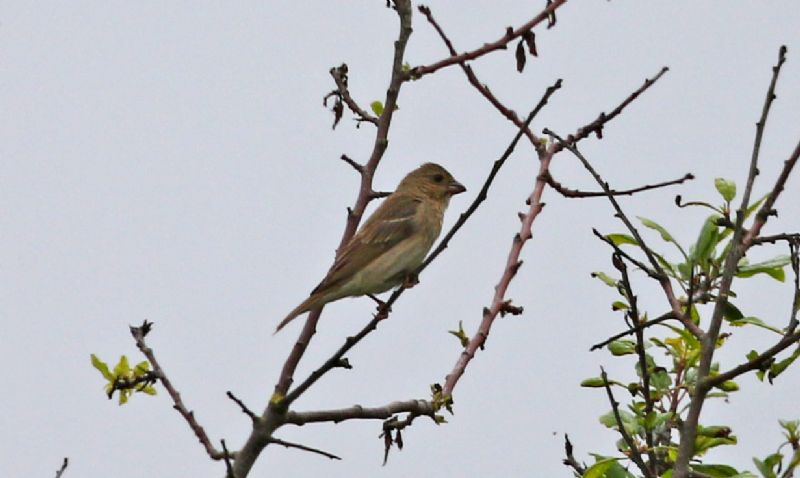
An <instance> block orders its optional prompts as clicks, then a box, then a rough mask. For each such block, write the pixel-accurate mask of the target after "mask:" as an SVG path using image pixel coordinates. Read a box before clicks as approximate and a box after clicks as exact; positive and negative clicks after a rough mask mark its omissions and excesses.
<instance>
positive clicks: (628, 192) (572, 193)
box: [545, 173, 694, 199]
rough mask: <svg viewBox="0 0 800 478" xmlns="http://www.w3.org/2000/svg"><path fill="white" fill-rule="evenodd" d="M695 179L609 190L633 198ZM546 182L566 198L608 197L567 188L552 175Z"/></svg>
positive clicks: (613, 193) (689, 177) (603, 194)
mask: <svg viewBox="0 0 800 478" xmlns="http://www.w3.org/2000/svg"><path fill="white" fill-rule="evenodd" d="M692 179H694V175H693V174H691V173H688V174H686V175H685V176H683V177H682V178H679V179H673V180H671V181H664V182H661V183H656V184H648V185H645V186H640V187H638V188H633V189H624V190H622V191H616V190H614V189H610V190H609V194H611V195H612V196H632V195H634V194H636V193H640V192H643V191H650V190H652V189H659V188H663V187H666V186H673V185H675V184H683V183H684V182H686V181H689V180H692ZM545 181H547V185H548V186H550V187H551V188H553V189H555V190H556V192H558V193H559V194H561V195H562V196H564V197H565V198H569V199H574V198H594V197H607V196H608V194H606V192H605V191H579V190H577V189H570V188H567V187H565V186H564V185H563V184H561V183H559V182H558V181H556V180H555V179H554V178H553V175H552V174H548V175H547V176H546V177H545Z"/></svg>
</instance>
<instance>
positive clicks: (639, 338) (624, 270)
mask: <svg viewBox="0 0 800 478" xmlns="http://www.w3.org/2000/svg"><path fill="white" fill-rule="evenodd" d="M612 261H613V263H614V266H615V267H616V268H617V270H618V271H619V272H620V274H622V288H623V289H624V291H625V297H626V298H627V299H628V305H629V306H630V309H629V313H628V316H629V317H630V319H631V322H632V323H633V324H634V326H635V328H636V332H635V333H636V355H637V356H638V357H639V375H640V376H641V378H642V397H643V398H644V415H645V416H649V415H650V413H651V412H652V411H653V397H651V396H650V368H649V367H648V366H647V357H646V355H645V352H644V329H643V328H640V327H638V326H639V325H640V324H641V323H642V321H641V317H640V316H639V306H638V300H637V298H636V295H635V294H634V293H633V286H632V285H631V281H630V278H629V277H628V266H626V265H625V261H623V260H622V257H621V256H620V255H619V254H618V253H614V256H613V259H612ZM644 438H645V443H646V444H647V456H648V459H649V460H650V466H653V467H655V468H654V472H655V473H658V472H659V470H658V464H657V462H656V455H655V452H654V451H653V430H652V429H647V428H646V429H645V433H644Z"/></svg>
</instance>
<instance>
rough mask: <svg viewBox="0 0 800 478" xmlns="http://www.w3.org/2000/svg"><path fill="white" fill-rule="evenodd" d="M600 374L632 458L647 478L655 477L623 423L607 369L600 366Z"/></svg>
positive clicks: (620, 431) (615, 418)
mask: <svg viewBox="0 0 800 478" xmlns="http://www.w3.org/2000/svg"><path fill="white" fill-rule="evenodd" d="M600 376H601V377H602V378H603V386H604V387H605V389H606V395H608V401H609V403H611V410H612V411H613V412H614V420H616V422H617V428H618V429H619V434H620V435H622V439H623V440H625V444H626V445H628V449H629V450H630V458H631V461H633V462H634V463H635V464H636V466H637V467H639V470H640V471H641V472H642V474H643V475H644V476H645V478H655V475H654V474H653V471H652V470H650V468H648V467H647V465H645V463H644V460H642V455H641V453H639V448H638V447H637V446H636V443H634V442H633V439H632V438H631V436H630V435H629V434H628V432H627V431H626V430H625V425H624V424H623V423H622V417H620V415H619V403H617V401H616V400H615V399H614V393H613V392H612V391H611V385H609V383H608V375H606V371H605V370H604V369H603V367H600Z"/></svg>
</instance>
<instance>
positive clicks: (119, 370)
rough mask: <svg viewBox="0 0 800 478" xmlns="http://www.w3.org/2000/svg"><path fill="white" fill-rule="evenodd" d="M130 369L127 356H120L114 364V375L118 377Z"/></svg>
mask: <svg viewBox="0 0 800 478" xmlns="http://www.w3.org/2000/svg"><path fill="white" fill-rule="evenodd" d="M130 370H131V367H130V365H128V357H126V356H124V355H123V356H122V357H120V358H119V362H117V364H116V365H115V366H114V376H115V377H119V376H120V375H125V374H126V373H128V372H129V371H130Z"/></svg>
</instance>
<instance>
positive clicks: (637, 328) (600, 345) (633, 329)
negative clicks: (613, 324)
mask: <svg viewBox="0 0 800 478" xmlns="http://www.w3.org/2000/svg"><path fill="white" fill-rule="evenodd" d="M670 319H675V315H673V313H672V312H667V313H666V314H664V315H661V316H659V317H656V318H655V319H652V320H648V321H647V322H642V323H641V324H638V325H636V326H635V327H631V328H630V329H628V330H626V331H624V332H620V333H618V334H615V335H612V336H611V337H609V338H607V339H605V340H604V341H602V342H599V343H596V344H594V345H592V346H591V347H590V348H589V351H590V352H593V351H595V350H599V349H601V348H603V347H605V346H606V345H608V344H610V343H611V342H613V341H615V340H619V339H621V338H622V337H625V336H626V335H631V334H635V333H637V332H638V331H640V330H644V329H646V328H648V327H652V326H653V325H658V324H660V323H663V322H666V321H668V320H670Z"/></svg>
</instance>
